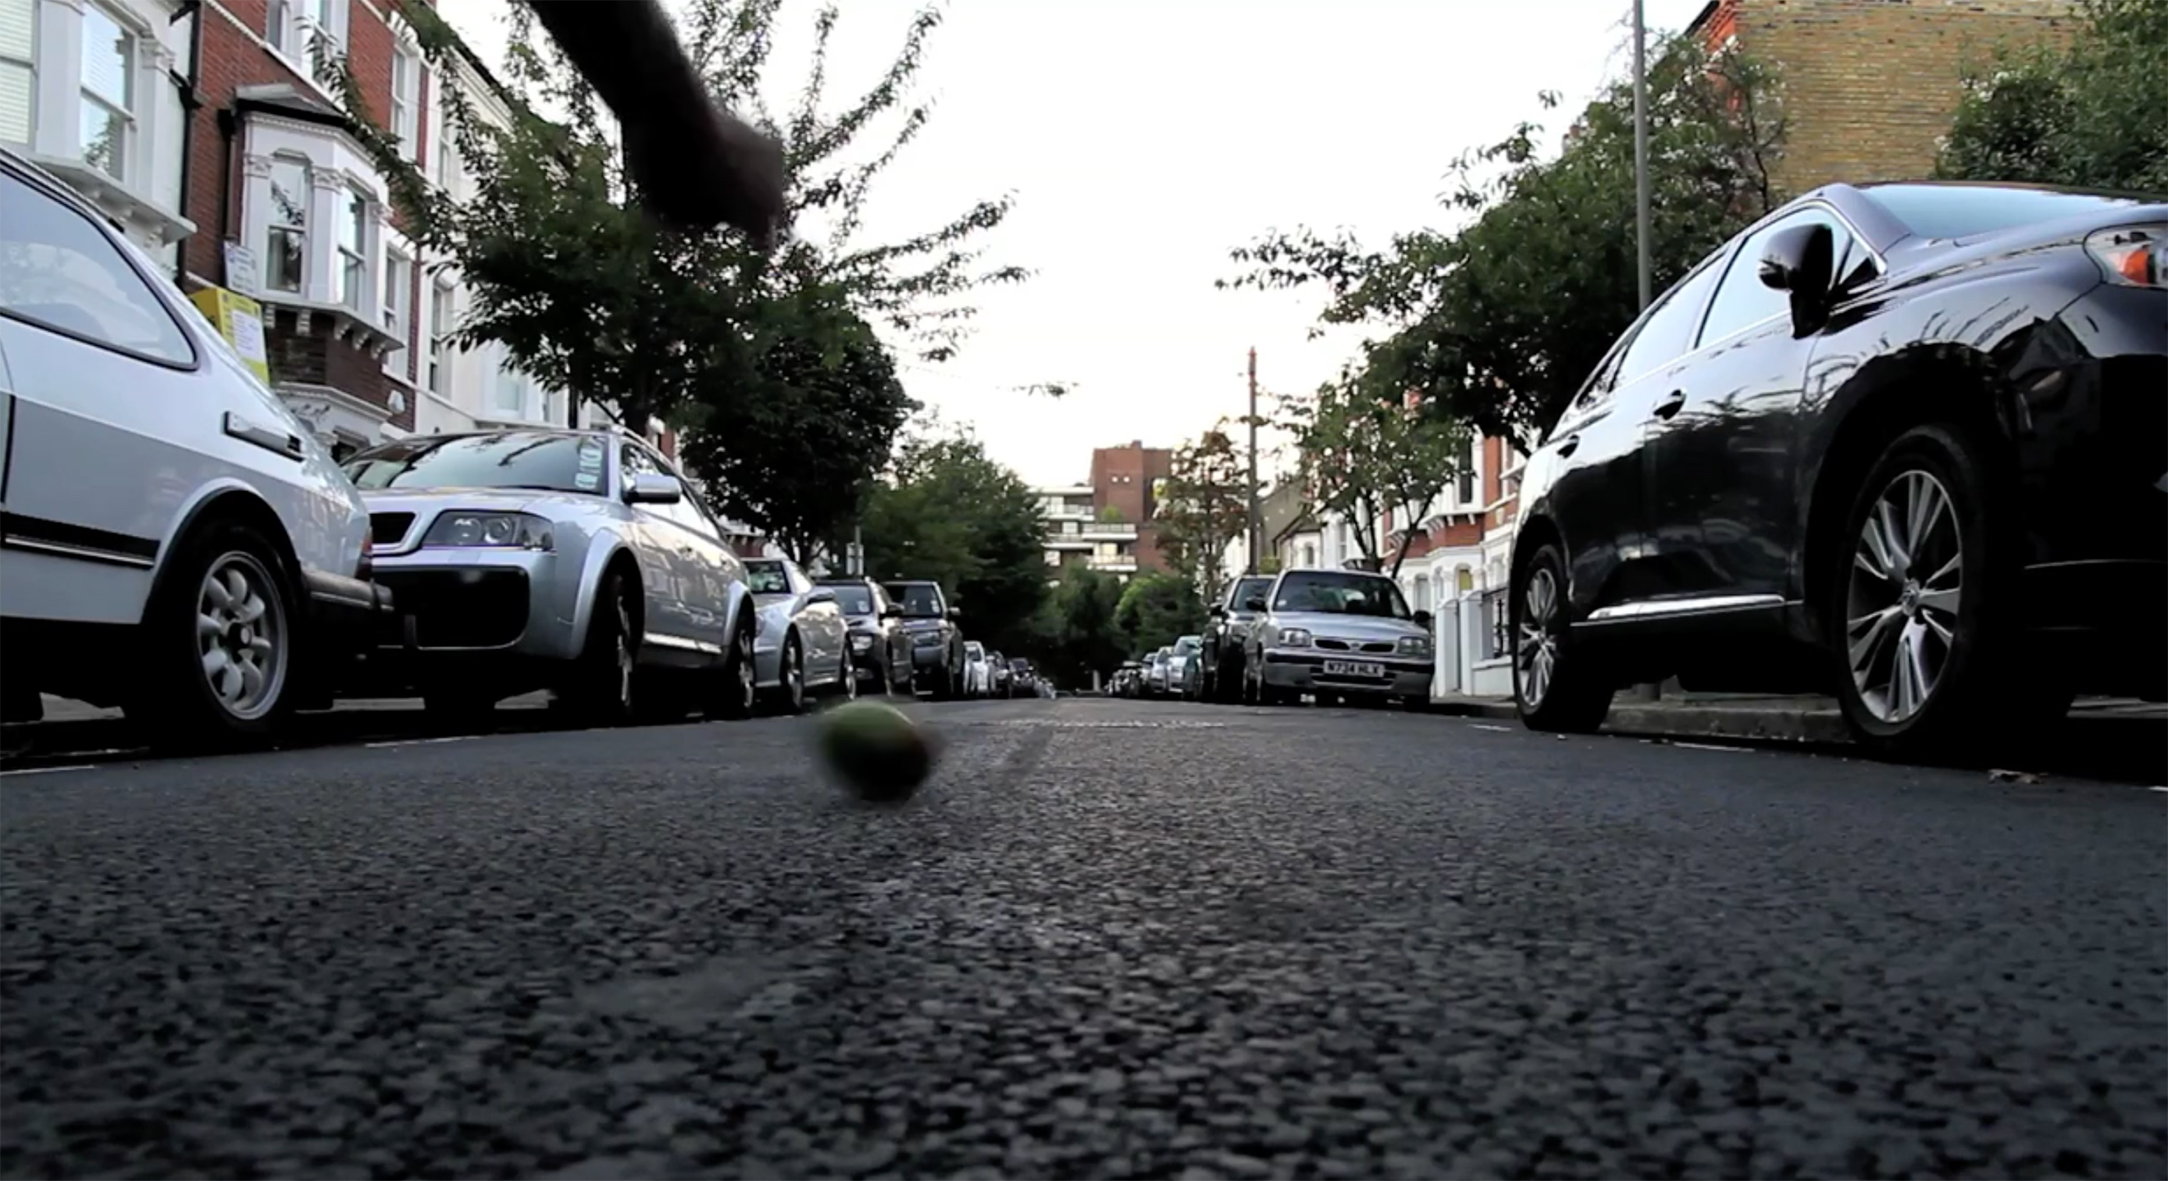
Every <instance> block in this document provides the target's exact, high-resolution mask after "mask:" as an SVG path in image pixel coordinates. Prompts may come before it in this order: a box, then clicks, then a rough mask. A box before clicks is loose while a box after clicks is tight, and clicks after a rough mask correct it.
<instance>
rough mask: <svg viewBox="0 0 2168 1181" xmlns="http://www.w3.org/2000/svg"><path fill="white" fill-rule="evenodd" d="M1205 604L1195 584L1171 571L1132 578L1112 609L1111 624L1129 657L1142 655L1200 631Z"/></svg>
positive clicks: (1203, 618)
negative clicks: (1126, 648) (1119, 633)
mask: <svg viewBox="0 0 2168 1181" xmlns="http://www.w3.org/2000/svg"><path fill="white" fill-rule="evenodd" d="M1204 624H1205V605H1204V600H1203V599H1202V598H1200V597H1198V594H1197V584H1196V583H1194V582H1191V581H1190V580H1189V579H1187V578H1184V577H1182V576H1181V575H1180V574H1174V573H1156V574H1145V575H1141V576H1139V577H1137V578H1135V579H1132V580H1131V581H1130V583H1129V586H1128V587H1127V588H1126V589H1124V590H1123V591H1122V598H1121V602H1120V604H1119V605H1117V606H1116V607H1115V610H1114V625H1115V627H1116V628H1117V629H1118V630H1119V631H1120V632H1121V634H1122V636H1123V637H1124V638H1126V639H1127V640H1128V641H1129V652H1130V654H1131V655H1133V656H1138V657H1142V656H1146V655H1149V654H1150V653H1152V652H1153V651H1155V650H1157V649H1159V648H1163V647H1166V646H1167V645H1169V644H1172V643H1174V642H1175V641H1176V640H1178V639H1181V638H1182V637H1183V636H1188V635H1196V634H1198V633H1199V632H1202V631H1203V630H1204Z"/></svg>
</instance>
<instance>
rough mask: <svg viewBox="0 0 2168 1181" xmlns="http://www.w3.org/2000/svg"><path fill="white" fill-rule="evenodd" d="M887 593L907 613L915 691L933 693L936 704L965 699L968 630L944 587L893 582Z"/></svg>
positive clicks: (905, 624) (905, 620) (906, 624)
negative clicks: (965, 641)
mask: <svg viewBox="0 0 2168 1181" xmlns="http://www.w3.org/2000/svg"><path fill="white" fill-rule="evenodd" d="M886 589H887V591H888V597H889V598H890V599H891V600H893V601H894V602H895V604H896V605H897V606H898V607H901V608H902V609H903V630H904V633H905V634H907V635H909V636H910V637H911V688H912V689H913V690H914V691H916V690H918V689H921V688H924V689H928V690H930V691H931V692H932V693H933V696H934V700H936V701H950V700H953V699H955V698H957V697H961V696H963V688H964V629H963V628H961V627H959V626H957V624H956V619H957V616H958V612H957V610H956V608H954V607H952V606H950V605H949V601H948V595H946V594H945V593H943V592H942V590H941V584H940V583H938V582H915V581H914V582H891V583H889V584H887V587H886Z"/></svg>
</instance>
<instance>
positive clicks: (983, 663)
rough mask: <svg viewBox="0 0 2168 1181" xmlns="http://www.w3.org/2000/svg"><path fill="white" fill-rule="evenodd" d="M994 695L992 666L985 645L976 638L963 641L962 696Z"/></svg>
mask: <svg viewBox="0 0 2168 1181" xmlns="http://www.w3.org/2000/svg"><path fill="white" fill-rule="evenodd" d="M993 695H994V666H993V663H992V662H991V661H989V660H988V659H987V656H986V645H984V644H982V643H980V642H978V641H977V640H965V641H964V696H965V697H991V696H993Z"/></svg>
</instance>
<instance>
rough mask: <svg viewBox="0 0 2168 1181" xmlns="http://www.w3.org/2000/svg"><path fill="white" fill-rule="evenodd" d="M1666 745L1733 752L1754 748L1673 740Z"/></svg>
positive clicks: (1683, 748)
mask: <svg viewBox="0 0 2168 1181" xmlns="http://www.w3.org/2000/svg"><path fill="white" fill-rule="evenodd" d="M1667 745H1670V746H1675V747H1678V748H1679V749H1680V750H1728V751H1732V752H1734V753H1743V752H1751V751H1752V750H1753V749H1754V748H1752V747H1749V746H1724V745H1721V744H1718V743H1713V742H1673V743H1668V744H1667Z"/></svg>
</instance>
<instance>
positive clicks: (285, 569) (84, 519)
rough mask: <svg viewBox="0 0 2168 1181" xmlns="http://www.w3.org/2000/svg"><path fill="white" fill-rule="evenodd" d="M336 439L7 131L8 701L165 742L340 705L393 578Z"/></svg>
mask: <svg viewBox="0 0 2168 1181" xmlns="http://www.w3.org/2000/svg"><path fill="white" fill-rule="evenodd" d="M368 563H369V514H368V511H367V510H366V509H365V508H364V507H363V506H362V501H361V496H360V494H359V493H358V492H356V491H355V490H354V486H353V484H352V483H351V482H349V481H348V480H347V478H346V476H345V475H344V474H343V473H342V472H341V471H340V470H339V466H338V464H336V463H334V462H333V461H332V459H331V456H330V455H329V454H328V453H326V452H325V450H324V449H323V447H322V446H321V445H320V444H319V443H318V442H317V441H316V439H315V437H314V436H313V435H311V434H310V432H309V430H308V429H307V428H306V427H305V426H303V425H302V423H301V422H300V420H298V419H297V418H295V417H294V415H293V414H292V412H290V411H289V410H288V409H287V408H286V406H285V405H284V404H283V403H281V402H280V401H279V399H278V397H277V396H276V395H274V394H273V393H272V392H271V391H270V390H269V389H267V388H265V386H264V384H263V382H262V381H260V380H258V378H257V377H256V375H255V374H253V373H251V372H250V371H249V370H248V369H247V368H246V367H245V365H244V364H243V362H242V361H241V358H240V357H239V355H238V354H236V353H235V352H234V351H233V348H232V346H230V345H229V344H227V343H226V341H225V339H224V338H223V337H221V336H220V335H219V334H218V333H217V332H216V331H215V330H214V329H213V328H212V327H211V325H210V323H209V321H207V320H206V319H204V317H203V316H202V314H201V313H199V312H197V311H196V309H195V307H194V305H192V304H190V303H188V301H186V300H184V299H183V298H181V295H180V292H179V291H177V290H176V289H175V288H174V287H173V285H172V284H171V283H169V282H167V281H166V280H165V279H164V278H163V277H162V276H161V275H160V274H159V273H158V269H157V267H156V266H155V265H154V264H153V263H152V262H151V261H150V259H149V258H148V257H147V256H146V255H144V254H143V253H142V252H141V251H140V250H138V249H137V248H136V247H135V246H134V245H133V244H132V243H130V242H128V241H127V239H126V238H124V237H123V236H122V235H121V234H119V233H117V232H115V231H114V230H113V229H112V227H111V226H110V225H109V224H108V223H107V221H106V220H105V218H104V217H102V216H101V215H100V214H99V213H98V212H97V210H96V209H94V208H93V207H91V206H90V205H88V204H87V203H85V202H84V201H83V200H82V199H80V198H79V197H77V196H76V195H75V194H74V193H73V192H71V191H69V190H68V189H67V188H66V187H64V186H63V185H61V184H60V183H59V182H58V181H55V180H54V179H53V178H52V177H51V176H49V175H47V174H46V173H45V172H43V171H42V170H40V169H38V168H37V167H35V166H34V165H31V164H30V163H28V162H27V161H25V160H23V159H22V158H21V157H20V156H17V155H14V154H12V153H9V152H7V151H5V150H0V698H4V702H0V706H4V710H0V712H4V715H5V718H6V720H8V721H34V720H37V719H38V718H39V717H41V716H42V709H41V708H40V707H39V705H38V694H39V693H41V692H44V693H53V694H57V695H60V696H63V697H73V698H77V699H79V700H83V701H88V702H90V703H92V704H94V705H100V706H119V707H121V708H122V709H124V710H126V711H127V714H128V717H129V719H130V720H131V721H134V722H136V723H138V724H139V725H141V726H142V727H143V728H144V729H145V730H146V731H147V732H148V735H149V736H150V737H151V738H152V739H153V740H155V741H160V742H161V743H163V744H166V745H190V746H201V745H221V744H225V743H230V742H233V741H235V740H240V739H254V738H262V737H265V736H267V735H269V734H270V733H272V732H273V731H274V730H275V729H276V728H277V726H278V725H279V723H280V722H281V721H282V720H283V719H284V718H285V717H286V716H287V715H288V714H290V713H291V712H292V711H293V710H294V709H295V708H297V707H305V706H308V705H321V704H324V703H328V701H329V700H330V694H331V691H332V688H333V685H332V682H333V680H334V679H335V678H336V677H337V676H338V675H339V673H340V671H341V667H340V666H341V665H342V663H343V662H344V661H345V660H346V659H348V658H349V655H350V653H351V652H353V651H355V650H357V646H358V645H359V644H361V643H362V642H363V641H364V640H365V638H366V637H367V636H368V634H369V629H370V627H371V626H372V625H373V622H374V620H375V619H376V618H378V617H379V616H380V615H381V613H383V612H384V611H386V610H388V607H389V596H388V595H387V594H385V593H384V592H383V591H382V590H381V589H380V588H378V587H377V586H375V585H374V584H373V583H371V582H370V581H369V565H368Z"/></svg>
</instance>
